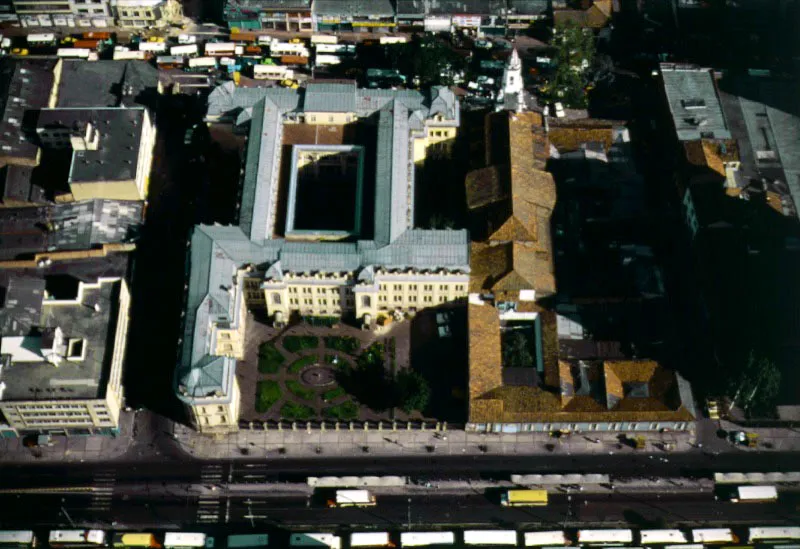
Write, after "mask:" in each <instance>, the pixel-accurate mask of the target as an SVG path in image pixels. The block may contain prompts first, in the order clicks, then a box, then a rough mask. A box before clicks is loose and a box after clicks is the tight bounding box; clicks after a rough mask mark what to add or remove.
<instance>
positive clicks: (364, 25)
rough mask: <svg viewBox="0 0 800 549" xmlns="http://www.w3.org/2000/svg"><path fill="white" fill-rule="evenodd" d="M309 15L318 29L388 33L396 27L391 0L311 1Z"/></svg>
mask: <svg viewBox="0 0 800 549" xmlns="http://www.w3.org/2000/svg"><path fill="white" fill-rule="evenodd" d="M312 16H313V19H314V29H315V30H319V31H345V32H390V31H392V30H394V29H395V27H396V26H397V22H396V20H395V10H394V6H393V5H392V2H391V1H390V0H314V2H313V6H312Z"/></svg>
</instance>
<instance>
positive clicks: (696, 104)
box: [681, 99, 706, 110]
mask: <svg viewBox="0 0 800 549" xmlns="http://www.w3.org/2000/svg"><path fill="white" fill-rule="evenodd" d="M681 104H682V105H683V108H684V109H687V110H692V109H705V108H706V101H705V99H682V100H681Z"/></svg>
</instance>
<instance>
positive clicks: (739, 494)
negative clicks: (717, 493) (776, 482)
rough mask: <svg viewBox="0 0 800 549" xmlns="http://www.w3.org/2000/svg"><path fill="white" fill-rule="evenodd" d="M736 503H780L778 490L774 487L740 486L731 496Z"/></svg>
mask: <svg viewBox="0 0 800 549" xmlns="http://www.w3.org/2000/svg"><path fill="white" fill-rule="evenodd" d="M731 501H732V502H734V503H764V502H768V501H778V490H777V489H776V488H775V487H774V486H739V487H737V488H736V491H735V492H734V493H733V494H732V495H731Z"/></svg>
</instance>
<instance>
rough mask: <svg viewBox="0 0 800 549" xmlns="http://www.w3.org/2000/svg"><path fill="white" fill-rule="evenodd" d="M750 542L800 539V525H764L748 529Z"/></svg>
mask: <svg viewBox="0 0 800 549" xmlns="http://www.w3.org/2000/svg"><path fill="white" fill-rule="evenodd" d="M747 538H748V539H747V540H748V542H749V543H753V542H757V541H766V542H776V541H784V540H800V526H762V527H760V528H750V529H748V531H747Z"/></svg>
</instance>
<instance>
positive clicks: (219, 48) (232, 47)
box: [205, 42, 236, 56]
mask: <svg viewBox="0 0 800 549" xmlns="http://www.w3.org/2000/svg"><path fill="white" fill-rule="evenodd" d="M205 53H206V56H209V55H235V54H236V44H234V43H233V42H206V47H205Z"/></svg>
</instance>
